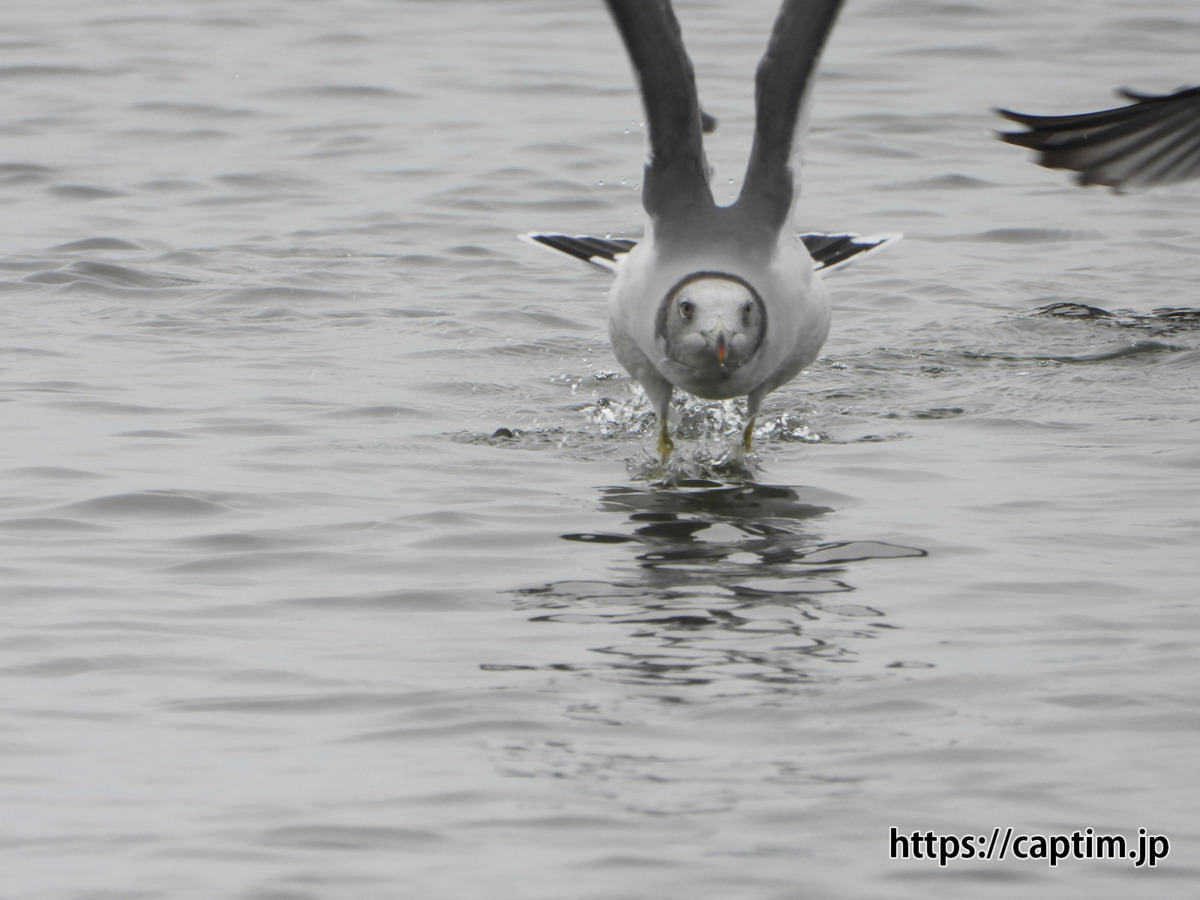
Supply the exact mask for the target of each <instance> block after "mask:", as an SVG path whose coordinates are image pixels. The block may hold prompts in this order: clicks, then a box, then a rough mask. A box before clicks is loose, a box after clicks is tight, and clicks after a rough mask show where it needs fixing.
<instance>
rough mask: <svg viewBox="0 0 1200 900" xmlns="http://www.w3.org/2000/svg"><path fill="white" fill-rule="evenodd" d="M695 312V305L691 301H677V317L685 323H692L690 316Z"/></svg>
mask: <svg viewBox="0 0 1200 900" xmlns="http://www.w3.org/2000/svg"><path fill="white" fill-rule="evenodd" d="M695 312H696V307H695V304H693V303H692V301H691V300H680V301H679V315H680V316H682V317H683V320H684V321H685V322H690V321H692V315H693V314H694V313H695Z"/></svg>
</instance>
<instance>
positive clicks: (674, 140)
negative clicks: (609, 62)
mask: <svg viewBox="0 0 1200 900" xmlns="http://www.w3.org/2000/svg"><path fill="white" fill-rule="evenodd" d="M606 2H607V4H608V10H609V12H610V13H611V14H612V17H613V21H614V22H616V25H617V30H618V31H619V32H620V33H621V39H622V40H623V41H624V43H625V49H626V50H627V51H628V53H629V59H630V61H631V62H632V63H633V70H634V74H635V75H636V76H637V81H638V86H639V87H640V89H641V93H642V104H643V106H644V108H645V111H646V133H647V139H648V143H649V147H648V155H647V159H646V171H645V177H644V178H643V181H642V203H643V205H644V206H645V208H646V213H647V214H648V215H649V216H651V217H652V218H653V219H656V220H659V219H668V220H670V219H672V218H679V219H682V218H684V217H686V216H688V215H690V214H692V213H694V212H695V210H696V208H697V206H699V207H701V208H703V209H705V210H707V209H711V208H712V207H713V197H712V188H711V187H710V186H709V182H708V163H707V162H706V161H705V158H704V139H703V133H702V132H703V128H702V116H701V112H700V102H699V100H698V99H697V96H696V78H695V74H694V72H693V70H692V63H691V60H689V59H688V55H687V51H686V50H685V49H684V46H683V35H682V33H681V32H680V29H679V21H678V20H677V19H676V18H675V13H674V11H673V10H672V9H671V4H670V3H669V2H667V0H606Z"/></svg>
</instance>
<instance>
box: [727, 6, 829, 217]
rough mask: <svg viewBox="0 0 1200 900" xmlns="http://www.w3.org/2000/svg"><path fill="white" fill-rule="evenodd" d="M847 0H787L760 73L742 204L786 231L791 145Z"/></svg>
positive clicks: (790, 182) (756, 86) (776, 23)
mask: <svg viewBox="0 0 1200 900" xmlns="http://www.w3.org/2000/svg"><path fill="white" fill-rule="evenodd" d="M841 5H842V0H784V3H783V6H782V7H780V10H779V16H778V17H777V18H776V19H775V27H774V28H773V29H772V30H771V39H770V42H769V43H768V44H767V52H766V54H765V55H764V56H763V58H762V62H760V63H759V65H758V73H757V75H756V77H755V115H756V121H755V126H754V143H753V145H752V147H751V149H750V162H749V164H748V165H747V167H746V178H745V181H744V183H743V187H742V194H741V197H739V198H738V205H739V206H745V207H747V208H748V211H749V212H750V214H751V215H753V216H754V217H756V218H757V219H759V220H761V221H763V222H764V223H765V224H768V225H770V226H771V227H773V228H775V229H777V230H778V229H781V228H782V227H783V226H784V224H785V223H786V222H787V218H788V215H789V213H790V211H791V206H792V195H793V193H794V191H795V187H794V180H793V174H792V164H791V158H792V149H793V144H794V143H795V140H796V131H797V129H798V127H799V125H800V112H801V107H802V105H803V102H804V96H805V93H806V92H807V90H808V87H809V84H810V82H811V81H812V78H813V74H814V73H815V72H816V68H817V60H818V59H819V58H820V55H821V49H822V47H824V46H825V39H826V38H827V37H828V36H829V32H830V31H831V30H832V29H833V23H834V20H835V19H836V18H837V14H838V10H839V9H840V8H841Z"/></svg>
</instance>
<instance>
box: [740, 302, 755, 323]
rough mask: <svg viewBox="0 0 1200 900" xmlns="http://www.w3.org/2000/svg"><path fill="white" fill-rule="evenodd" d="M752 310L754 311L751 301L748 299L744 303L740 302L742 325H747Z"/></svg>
mask: <svg viewBox="0 0 1200 900" xmlns="http://www.w3.org/2000/svg"><path fill="white" fill-rule="evenodd" d="M753 312H754V304H753V303H751V302H750V301H749V300H747V301H746V302H745V303H743V304H742V325H743V326H748V325H749V324H750V316H751V315H752V314H753Z"/></svg>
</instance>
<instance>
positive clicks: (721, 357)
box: [708, 319, 729, 368]
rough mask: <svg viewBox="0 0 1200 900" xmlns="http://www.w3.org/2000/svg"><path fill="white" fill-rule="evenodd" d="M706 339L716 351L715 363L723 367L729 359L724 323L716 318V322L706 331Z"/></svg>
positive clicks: (727, 338)
mask: <svg viewBox="0 0 1200 900" xmlns="http://www.w3.org/2000/svg"><path fill="white" fill-rule="evenodd" d="M708 339H709V340H710V341H712V346H713V349H714V350H715V351H716V353H717V365H719V366H720V367H721V368H725V363H726V361H727V360H728V359H729V332H728V331H726V330H725V323H724V322H722V321H721V320H720V319H717V324H716V325H714V326H713V328H712V330H711V331H709V332H708Z"/></svg>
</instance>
